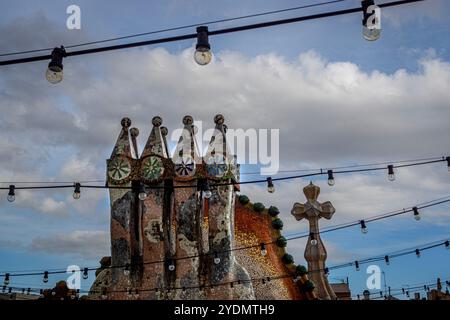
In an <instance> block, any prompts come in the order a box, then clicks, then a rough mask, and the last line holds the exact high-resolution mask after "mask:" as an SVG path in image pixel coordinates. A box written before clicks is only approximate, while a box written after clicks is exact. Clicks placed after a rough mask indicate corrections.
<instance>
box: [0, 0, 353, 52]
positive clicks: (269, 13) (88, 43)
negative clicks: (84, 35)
mask: <svg viewBox="0 0 450 320" xmlns="http://www.w3.org/2000/svg"><path fill="white" fill-rule="evenodd" d="M344 1H348V0H334V1H326V2H320V3H313V4H308V5H303V6H297V7H291V8H286V9H279V10H273V11H266V12H260V13H254V14H249V15H244V16H239V17H234V18H226V19H218V20H212V21H205V22H200V23H195V24H189V25H184V26H179V27H172V28H165V29H159V30H154V31H149V32H143V33H135V34H131V35H127V36H121V37H114V38H109V39H104V40H97V41H91V42H85V43H79V44H75V45H69V46H64V47H65V48H66V49H67V48H69V49H70V48H77V47H83V46H87V45H93V44H100V43H105V42H111V41H117V40H124V39H130V38H136V37H142V36H147V35H152V34H158V33H163V32H169V31H177V30H183V29H188V28H194V27H197V26H207V25H208V26H209V25H212V24H217V23H223V22H230V21H236V20H242V19H248V18H255V17H261V16H266V15H272V14H277V13H283V12H289V11H297V10H301V9H307V8H312V7H320V6H324V5H328V4H334V3H339V2H344ZM51 50H53V48H45V49H35V50H27V51H19V52H9V53H2V54H0V57H5V56H12V55H19V54H25V53H36V52H43V51H51Z"/></svg>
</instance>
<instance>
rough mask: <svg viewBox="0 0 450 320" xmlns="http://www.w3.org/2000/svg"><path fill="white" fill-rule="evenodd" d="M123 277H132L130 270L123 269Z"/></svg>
mask: <svg viewBox="0 0 450 320" xmlns="http://www.w3.org/2000/svg"><path fill="white" fill-rule="evenodd" d="M123 275H124V276H126V277H128V276H129V275H130V270H129V269H123Z"/></svg>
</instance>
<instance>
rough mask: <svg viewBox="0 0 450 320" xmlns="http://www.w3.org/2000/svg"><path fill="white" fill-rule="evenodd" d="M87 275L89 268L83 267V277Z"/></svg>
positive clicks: (85, 277)
mask: <svg viewBox="0 0 450 320" xmlns="http://www.w3.org/2000/svg"><path fill="white" fill-rule="evenodd" d="M88 277H89V269H88V268H84V269H83V279H84V280H86V279H87V278H88Z"/></svg>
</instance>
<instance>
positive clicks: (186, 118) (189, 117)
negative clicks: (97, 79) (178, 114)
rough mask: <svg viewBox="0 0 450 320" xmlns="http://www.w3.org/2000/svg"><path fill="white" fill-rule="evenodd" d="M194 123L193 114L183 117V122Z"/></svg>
mask: <svg viewBox="0 0 450 320" xmlns="http://www.w3.org/2000/svg"><path fill="white" fill-rule="evenodd" d="M193 123H194V118H192V117H191V116H184V117H183V124H184V125H186V126H188V125H191V124H193Z"/></svg>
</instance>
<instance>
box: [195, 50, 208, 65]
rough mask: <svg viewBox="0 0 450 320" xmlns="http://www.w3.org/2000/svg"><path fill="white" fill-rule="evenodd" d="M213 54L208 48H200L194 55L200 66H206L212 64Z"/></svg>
mask: <svg viewBox="0 0 450 320" xmlns="http://www.w3.org/2000/svg"><path fill="white" fill-rule="evenodd" d="M211 59H212V53H211V50H209V49H208V48H198V49H197V50H195V53H194V60H195V62H197V63H198V64H199V65H201V66H204V65H207V64H208V63H210V62H211Z"/></svg>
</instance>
